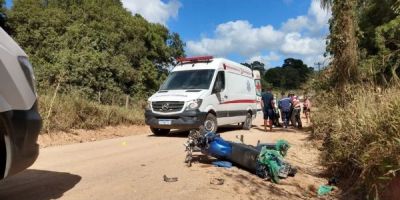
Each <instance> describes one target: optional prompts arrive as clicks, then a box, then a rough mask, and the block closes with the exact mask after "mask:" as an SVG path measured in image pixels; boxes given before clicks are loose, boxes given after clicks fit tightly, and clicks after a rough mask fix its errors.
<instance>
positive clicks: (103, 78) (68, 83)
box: [0, 0, 184, 132]
mask: <svg viewBox="0 0 400 200" xmlns="http://www.w3.org/2000/svg"><path fill="white" fill-rule="evenodd" d="M0 5H4V0H0ZM0 9H1V10H3V11H4V7H2V6H0ZM5 12H6V14H7V16H8V22H7V24H6V30H7V31H8V32H9V33H10V34H11V36H12V37H13V38H14V39H15V40H16V41H17V42H18V43H19V44H20V46H21V47H22V48H23V49H24V50H25V51H26V53H27V54H28V55H29V56H30V60H31V62H32V64H33V66H34V70H35V75H36V79H37V86H38V91H39V96H40V99H41V104H40V107H41V114H42V116H43V117H44V125H45V127H44V129H43V130H44V131H46V132H47V131H52V130H69V129H71V128H100V127H103V126H106V125H117V124H126V123H134V124H137V123H139V124H140V123H143V115H142V112H143V111H142V106H141V105H142V102H143V99H145V98H146V97H147V96H148V95H150V94H152V93H153V92H154V91H156V90H157V89H158V87H159V85H160V83H161V82H162V81H163V80H164V78H165V77H166V73H167V67H168V66H171V65H173V64H174V60H175V58H177V57H181V56H184V50H183V48H184V43H183V42H182V41H181V39H180V37H179V35H178V34H177V33H171V32H170V31H169V30H168V29H167V28H166V27H165V26H163V25H161V24H154V23H149V22H148V21H146V20H145V19H144V18H143V17H141V16H140V15H132V14H131V13H130V12H129V11H127V10H126V9H125V8H123V7H122V3H121V2H120V1H119V0H85V1H76V0H46V1H43V0H14V1H13V7H12V8H11V9H10V10H5ZM128 105H130V106H128ZM49 110H50V112H49Z"/></svg>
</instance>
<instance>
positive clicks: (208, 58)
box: [176, 56, 214, 64]
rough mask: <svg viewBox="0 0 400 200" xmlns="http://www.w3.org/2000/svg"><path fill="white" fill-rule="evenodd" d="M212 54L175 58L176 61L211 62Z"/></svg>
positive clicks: (181, 62)
mask: <svg viewBox="0 0 400 200" xmlns="http://www.w3.org/2000/svg"><path fill="white" fill-rule="evenodd" d="M213 58H214V57H213V56H195V57H188V58H177V59H176V60H177V61H178V63H180V64H183V63H196V62H211V61H212V59H213Z"/></svg>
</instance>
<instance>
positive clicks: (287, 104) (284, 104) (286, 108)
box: [278, 94, 292, 128]
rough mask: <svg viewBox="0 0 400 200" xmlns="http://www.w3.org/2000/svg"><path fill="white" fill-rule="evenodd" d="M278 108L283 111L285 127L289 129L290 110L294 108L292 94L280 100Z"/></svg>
mask: <svg viewBox="0 0 400 200" xmlns="http://www.w3.org/2000/svg"><path fill="white" fill-rule="evenodd" d="M278 107H279V109H280V110H281V115H282V121H283V126H284V127H285V128H287V127H288V126H289V120H290V110H291V108H292V101H291V99H290V94H289V95H288V97H286V98H283V99H281V100H279V103H278Z"/></svg>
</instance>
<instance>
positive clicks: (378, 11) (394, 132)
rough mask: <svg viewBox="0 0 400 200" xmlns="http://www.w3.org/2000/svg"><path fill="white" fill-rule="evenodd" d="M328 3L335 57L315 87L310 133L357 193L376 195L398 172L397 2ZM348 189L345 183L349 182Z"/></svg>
mask: <svg viewBox="0 0 400 200" xmlns="http://www.w3.org/2000/svg"><path fill="white" fill-rule="evenodd" d="M322 5H323V6H326V7H328V8H331V9H332V19H331V21H330V35H329V37H328V39H329V44H328V47H327V52H328V53H329V55H330V56H331V58H332V60H331V63H330V66H329V67H328V68H327V69H326V70H324V71H323V72H321V73H320V74H319V75H318V77H319V79H316V80H315V81H314V82H312V85H313V88H314V89H315V90H316V93H317V96H316V98H315V99H314V101H315V102H316V103H315V104H316V105H317V106H318V110H317V111H316V112H314V113H313V116H312V119H313V124H314V130H313V137H314V138H316V139H321V140H323V156H322V162H323V164H324V165H326V166H327V167H328V170H329V171H330V173H331V174H332V175H333V176H339V177H342V178H343V179H345V178H350V179H351V182H352V183H353V184H352V187H351V189H355V190H358V191H359V192H360V193H359V198H365V199H377V198H379V197H382V194H383V193H385V188H386V186H387V185H388V184H389V183H390V182H391V180H393V179H395V178H399V173H398V171H399V170H400V132H399V131H400V99H399V98H398V97H399V96H400V84H399V75H400V68H399V67H400V15H399V14H400V3H399V2H398V1H395V0H385V1H381V0H346V1H343V0H322ZM346 189H348V188H346Z"/></svg>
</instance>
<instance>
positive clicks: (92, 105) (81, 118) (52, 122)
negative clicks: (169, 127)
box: [39, 94, 144, 132]
mask: <svg viewBox="0 0 400 200" xmlns="http://www.w3.org/2000/svg"><path fill="white" fill-rule="evenodd" d="M52 99H53V95H46V94H43V95H40V97H39V108H40V113H41V115H42V118H43V129H42V130H43V131H42V132H51V131H69V130H71V129H97V128H103V127H105V126H115V125H132V124H144V109H143V107H144V102H143V101H138V102H134V103H132V104H131V105H130V108H129V109H126V108H125V107H121V106H119V105H102V104H99V103H97V102H94V101H90V100H87V99H85V98H83V97H80V96H79V95H74V94H70V95H66V94H63V95H57V96H56V98H55V99H54V102H52ZM50 108H51V112H50V114H49V110H50Z"/></svg>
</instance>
